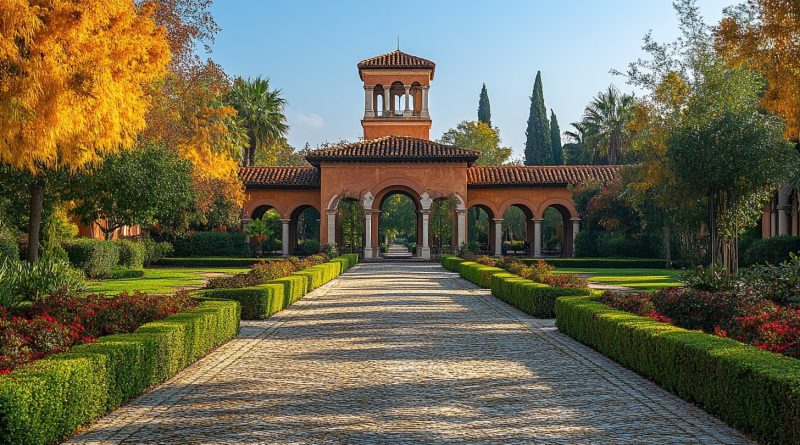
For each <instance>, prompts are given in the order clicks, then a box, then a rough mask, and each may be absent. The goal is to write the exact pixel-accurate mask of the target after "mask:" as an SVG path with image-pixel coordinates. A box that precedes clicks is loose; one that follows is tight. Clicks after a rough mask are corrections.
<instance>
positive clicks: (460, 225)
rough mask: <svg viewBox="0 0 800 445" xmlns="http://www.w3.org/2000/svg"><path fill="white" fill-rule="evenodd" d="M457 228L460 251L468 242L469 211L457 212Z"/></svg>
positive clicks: (460, 210) (461, 210)
mask: <svg viewBox="0 0 800 445" xmlns="http://www.w3.org/2000/svg"><path fill="white" fill-rule="evenodd" d="M456 227H457V232H456V233H457V236H456V242H457V243H458V244H457V245H456V247H457V248H458V249H460V248H461V246H463V245H464V244H465V243H466V242H467V209H458V210H456Z"/></svg>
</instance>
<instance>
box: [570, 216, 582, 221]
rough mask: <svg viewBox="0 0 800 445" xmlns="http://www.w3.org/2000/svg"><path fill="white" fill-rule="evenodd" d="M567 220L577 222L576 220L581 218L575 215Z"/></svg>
mask: <svg viewBox="0 0 800 445" xmlns="http://www.w3.org/2000/svg"><path fill="white" fill-rule="evenodd" d="M569 220H570V221H572V222H578V221H580V220H581V219H580V218H578V217H577V216H576V217H574V218H570V219H569Z"/></svg>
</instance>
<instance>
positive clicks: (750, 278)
mask: <svg viewBox="0 0 800 445" xmlns="http://www.w3.org/2000/svg"><path fill="white" fill-rule="evenodd" d="M741 280H742V286H743V287H745V288H747V289H750V290H752V291H753V292H754V293H756V294H758V295H761V296H762V297H764V298H767V299H769V300H772V301H774V302H776V303H778V304H786V303H788V302H789V301H792V300H798V299H800V256H797V255H795V254H794V253H789V260H787V261H784V262H782V263H780V264H777V265H776V264H769V263H768V264H763V265H761V264H756V265H753V266H750V267H749V268H748V269H747V270H746V271H744V272H743V273H742V274H741Z"/></svg>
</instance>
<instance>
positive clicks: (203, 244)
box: [173, 232, 250, 257]
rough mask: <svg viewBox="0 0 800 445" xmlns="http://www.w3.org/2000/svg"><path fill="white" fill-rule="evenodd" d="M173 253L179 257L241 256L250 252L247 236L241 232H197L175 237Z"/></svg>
mask: <svg viewBox="0 0 800 445" xmlns="http://www.w3.org/2000/svg"><path fill="white" fill-rule="evenodd" d="M173 246H174V248H175V255H176V256H179V257H209V256H212V257H213V256H221V257H242V256H247V255H249V254H250V247H249V245H248V244H247V237H246V236H245V234H244V233H241V232H198V233H195V234H193V235H189V236H188V237H187V238H179V239H176V240H175V242H174V244H173Z"/></svg>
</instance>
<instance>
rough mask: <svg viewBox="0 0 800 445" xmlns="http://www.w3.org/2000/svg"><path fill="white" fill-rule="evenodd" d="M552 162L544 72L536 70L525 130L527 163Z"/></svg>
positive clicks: (540, 163)
mask: <svg viewBox="0 0 800 445" xmlns="http://www.w3.org/2000/svg"><path fill="white" fill-rule="evenodd" d="M552 163H553V150H552V148H551V147H550V123H548V122H547V108H545V106H544V92H543V90H542V73H541V72H536V80H535V81H534V83H533V94H532V95H531V111H530V115H529V116H528V128H527V129H526V130H525V165H550V164H552Z"/></svg>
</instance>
